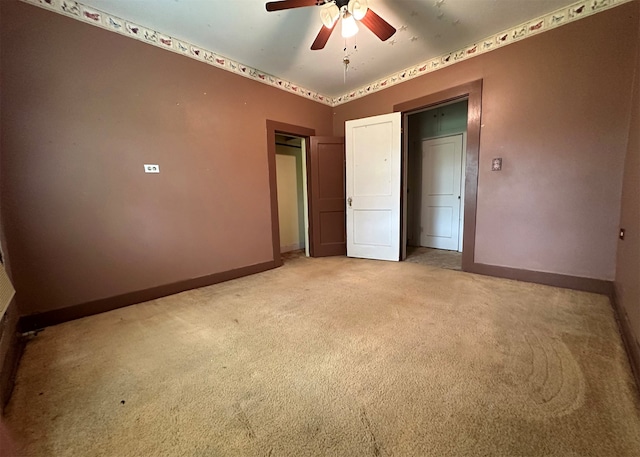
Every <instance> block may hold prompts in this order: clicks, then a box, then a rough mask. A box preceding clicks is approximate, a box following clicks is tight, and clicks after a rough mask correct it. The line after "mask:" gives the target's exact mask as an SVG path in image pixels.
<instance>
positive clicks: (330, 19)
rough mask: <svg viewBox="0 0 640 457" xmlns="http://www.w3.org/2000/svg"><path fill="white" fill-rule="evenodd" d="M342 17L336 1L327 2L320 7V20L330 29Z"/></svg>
mask: <svg viewBox="0 0 640 457" xmlns="http://www.w3.org/2000/svg"><path fill="white" fill-rule="evenodd" d="M339 18H340V9H339V8H338V6H337V5H336V4H335V3H334V2H329V3H325V4H324V5H322V7H321V9H320V20H322V23H323V24H324V26H325V27H326V28H328V29H330V28H332V27H333V26H334V24H335V23H336V21H337V20H338V19H339Z"/></svg>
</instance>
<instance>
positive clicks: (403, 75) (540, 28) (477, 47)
mask: <svg viewBox="0 0 640 457" xmlns="http://www.w3.org/2000/svg"><path fill="white" fill-rule="evenodd" d="M21 1H22V2H25V3H29V4H32V5H36V6H39V7H41V8H44V9H47V10H50V11H53V12H56V13H58V14H62V15H65V16H68V17H71V18H73V19H77V20H79V21H82V22H86V23H89V24H92V25H95V26H97V27H101V28H103V29H106V30H109V31H111V32H115V33H119V34H120V35H125V36H128V37H130V38H134V39H136V40H139V41H142V42H144V43H148V44H151V45H154V46H157V47H159V48H162V49H165V50H168V51H173V52H176V53H178V54H181V55H184V56H187V57H190V58H192V59H195V60H198V61H201V62H204V63H206V64H209V65H212V66H214V67H217V68H222V69H224V70H227V71H230V72H232V73H235V74H238V75H240V76H244V77H245V78H249V79H253V80H255V81H259V82H261V83H263V84H267V85H270V86H273V87H276V88H278V89H281V90H284V91H287V92H290V93H293V94H295V95H299V96H301V97H305V98H308V99H311V100H315V101H317V102H319V103H323V104H325V105H329V106H337V105H341V104H343V103H347V102H350V101H352V100H357V99H358V98H362V97H364V96H366V95H369V94H372V93H375V92H378V91H381V90H384V89H387V88H389V87H391V86H395V85H396V84H400V83H402V82H405V81H409V80H410V79H413V78H417V77H418V76H422V75H425V74H427V73H431V72H433V71H436V70H439V69H441V68H444V67H447V66H449V65H452V64H455V63H458V62H461V61H463V60H467V59H470V58H472V57H475V56H478V55H480V54H484V53H486V52H490V51H493V50H494V49H499V48H501V47H503V46H506V45H509V44H511V43H515V42H517V41H520V40H523V39H525V38H528V37H530V36H534V35H537V34H539V33H542V32H545V31H547V30H551V29H554V28H556V27H559V26H562V25H564V24H568V23H569V22H573V21H577V20H579V19H582V18H584V17H587V16H590V15H592V14H595V13H599V12H601V11H604V10H607V9H610V8H613V7H615V6H617V5H621V4H623V3H628V2H631V1H633V0H582V1H579V2H576V3H574V4H572V5H569V6H566V7H564V8H561V9H559V10H557V11H554V12H553V13H550V14H547V15H545V16H540V17H538V18H535V19H532V20H529V21H527V22H524V23H522V24H520V25H518V26H516V27H512V28H509V29H508V30H504V31H502V32H500V33H496V34H495V35H491V36H489V37H487V38H485V39H483V40H480V41H478V42H477V43H473V44H470V45H469V46H465V47H464V48H462V49H458V50H457V51H454V52H450V53H448V54H444V55H441V56H438V57H435V58H433V59H429V60H427V61H424V62H421V63H419V64H417V65H414V66H411V67H409V68H405V69H404V70H401V71H399V72H396V73H393V74H391V75H389V76H387V77H385V78H382V79H379V80H377V81H374V82H372V83H370V84H367V85H365V86H362V87H360V88H358V89H356V90H353V91H350V92H347V93H346V94H343V95H341V96H339V97H327V96H325V95H322V94H320V93H318V92H315V91H312V90H310V89H307V88H304V87H301V86H299V85H298V84H295V83H293V82H291V81H287V80H284V79H280V78H278V77H277V76H273V75H270V74H268V73H265V72H263V71H261V70H258V69H256V68H252V67H250V66H248V65H244V64H242V63H240V62H236V61H234V60H232V59H229V58H228V57H225V56H223V55H220V54H218V53H216V52H214V51H210V50H207V49H203V48H200V47H198V46H196V45H193V44H191V43H189V42H187V41H184V40H180V39H178V38H174V37H171V36H169V35H165V34H162V33H160V32H158V31H155V30H152V29H149V28H146V27H143V26H141V25H138V24H135V23H133V22H130V21H127V20H125V19H121V18H119V17H117V16H114V15H112V14H109V13H105V12H103V11H100V10H97V9H95V8H90V7H88V6H85V5H83V4H82V3H80V2H76V1H74V0H21Z"/></svg>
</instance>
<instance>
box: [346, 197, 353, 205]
mask: <svg viewBox="0 0 640 457" xmlns="http://www.w3.org/2000/svg"><path fill="white" fill-rule="evenodd" d="M352 201H353V200H352V199H351V197H349V198H347V202H348V203H349V206H351V202H352Z"/></svg>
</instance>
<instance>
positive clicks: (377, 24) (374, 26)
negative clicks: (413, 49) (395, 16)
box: [360, 8, 396, 41]
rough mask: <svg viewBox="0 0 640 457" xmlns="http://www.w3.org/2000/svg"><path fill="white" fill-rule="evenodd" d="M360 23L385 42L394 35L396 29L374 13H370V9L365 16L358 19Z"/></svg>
mask: <svg viewBox="0 0 640 457" xmlns="http://www.w3.org/2000/svg"><path fill="white" fill-rule="evenodd" d="M360 22H361V23H362V24H364V26H365V27H367V28H368V29H369V30H371V31H372V32H373V33H374V34H375V35H376V36H377V37H378V38H380V39H381V40H382V41H387V40H388V39H389V38H391V37H392V36H393V34H394V33H396V29H395V28H394V27H393V26H392V25H391V24H389V23H388V22H387V21H385V20H384V19H382V18H381V17H380V16H378V15H377V14H376V13H374V12H373V11H371V8H369V9H368V10H367V14H365V15H364V17H363V18H362V19H360Z"/></svg>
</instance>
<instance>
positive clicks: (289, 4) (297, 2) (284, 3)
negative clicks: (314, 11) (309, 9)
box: [267, 0, 321, 11]
mask: <svg viewBox="0 0 640 457" xmlns="http://www.w3.org/2000/svg"><path fill="white" fill-rule="evenodd" d="M318 3H321V2H320V1H318V0H281V1H279V2H267V11H280V10H288V9H291V8H302V7H303V6H316V5H317V4H318Z"/></svg>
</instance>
